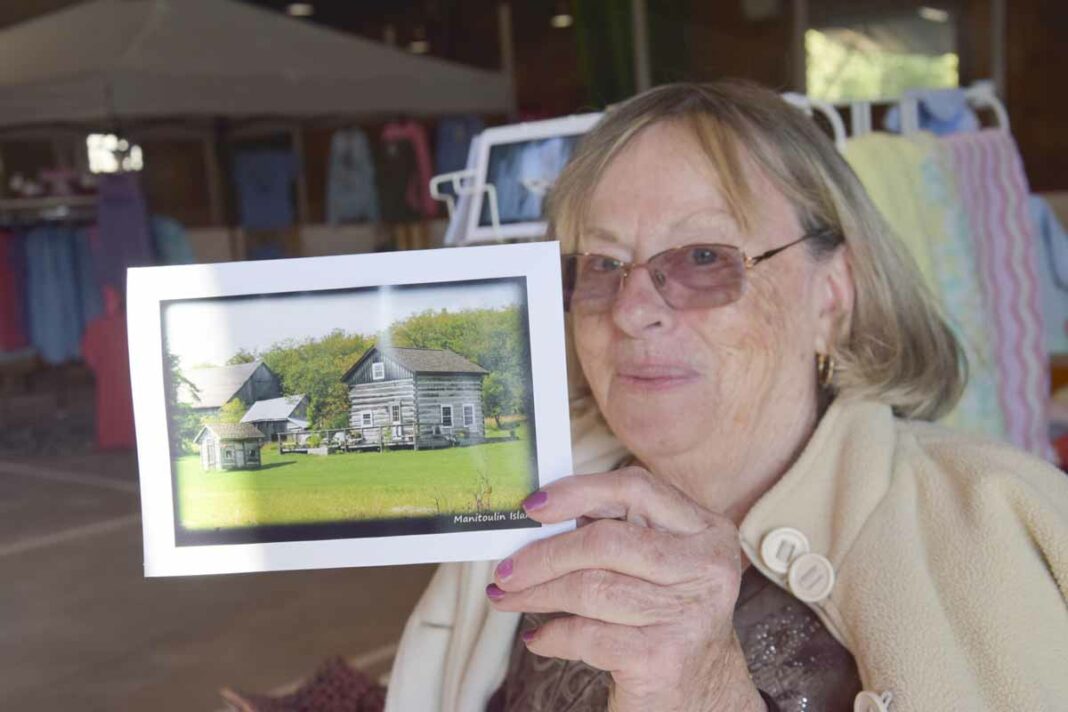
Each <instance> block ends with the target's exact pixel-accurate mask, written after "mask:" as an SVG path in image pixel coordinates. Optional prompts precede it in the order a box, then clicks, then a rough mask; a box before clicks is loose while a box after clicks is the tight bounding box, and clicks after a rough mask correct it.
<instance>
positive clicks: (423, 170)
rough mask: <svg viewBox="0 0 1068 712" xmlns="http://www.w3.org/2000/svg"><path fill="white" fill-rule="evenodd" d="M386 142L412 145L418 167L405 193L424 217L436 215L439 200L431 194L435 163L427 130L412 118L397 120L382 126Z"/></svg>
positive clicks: (408, 181) (410, 176)
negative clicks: (432, 160) (432, 161)
mask: <svg viewBox="0 0 1068 712" xmlns="http://www.w3.org/2000/svg"><path fill="white" fill-rule="evenodd" d="M382 142H383V143H384V144H387V145H389V144H408V145H409V146H410V147H411V150H412V156H413V158H414V161H415V170H414V171H412V173H411V174H410V175H409V176H408V180H407V182H406V186H405V191H404V196H405V200H406V202H407V203H408V206H409V207H410V208H411V209H412V210H414V211H416V212H417V213H418V214H420V215H421V216H422V217H427V218H432V217H434V216H435V215H437V213H438V203H437V201H436V200H434V198H433V197H432V196H431V195H430V179H431V178H432V177H433V165H432V164H431V162H430V145H429V140H428V139H427V135H426V129H424V128H423V127H422V125H421V124H419V123H417V122H415V121H412V120H411V119H409V120H407V121H395V122H392V123H389V124H386V125H385V127H383V129H382Z"/></svg>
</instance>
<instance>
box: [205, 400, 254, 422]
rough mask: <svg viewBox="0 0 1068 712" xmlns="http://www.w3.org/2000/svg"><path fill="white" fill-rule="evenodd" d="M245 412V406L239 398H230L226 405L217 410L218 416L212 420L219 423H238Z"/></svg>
mask: <svg viewBox="0 0 1068 712" xmlns="http://www.w3.org/2000/svg"><path fill="white" fill-rule="evenodd" d="M247 410H248V409H247V408H245V404H244V403H242V402H241V400H240V399H239V398H231V399H230V400H229V401H228V402H227V403H226V405H224V406H223V407H222V408H220V409H219V414H218V415H217V416H215V417H214V418H212V420H215V421H217V422H220V423H240V422H241V419H242V418H244V417H245V412H246V411H247Z"/></svg>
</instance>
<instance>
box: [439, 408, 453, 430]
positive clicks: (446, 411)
mask: <svg viewBox="0 0 1068 712" xmlns="http://www.w3.org/2000/svg"><path fill="white" fill-rule="evenodd" d="M441 425H442V427H445V428H451V427H452V406H451V405H443V406H441Z"/></svg>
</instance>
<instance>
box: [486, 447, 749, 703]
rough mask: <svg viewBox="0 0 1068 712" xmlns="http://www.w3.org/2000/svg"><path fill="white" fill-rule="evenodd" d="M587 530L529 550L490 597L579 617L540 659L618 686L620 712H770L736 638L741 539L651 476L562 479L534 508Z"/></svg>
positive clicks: (541, 642)
mask: <svg viewBox="0 0 1068 712" xmlns="http://www.w3.org/2000/svg"><path fill="white" fill-rule="evenodd" d="M524 506H525V508H526V509H527V512H528V514H529V516H530V517H531V518H533V519H536V520H537V521H539V522H542V523H546V524H548V523H554V522H563V521H567V520H570V519H578V520H579V523H580V526H579V528H578V529H575V530H574V531H569V532H565V533H563V534H559V535H556V536H553V537H550V538H547V539H542V540H539V541H536V542H534V543H532V544H529V545H527V546H525V547H524V548H522V549H520V550H519V551H518V552H516V553H515V554H514V555H512V556H511V557H510V558H509V559H505V560H504V561H502V562H501V563H500V564H499V565H498V567H497V573H496V577H495V583H494V584H490V586H489V587H488V588H487V589H486V593H487V595H488V596H489V598H490V600H491V601H492V603H493V605H494V607H495V608H497V609H499V610H503V611H523V612H530V613H548V612H557V611H562V612H566V613H570V614H572V615H570V616H564V617H560V618H557V619H554V620H552V621H550V622H548V623H546V624H545V625H543V626H541V627H540V628H538V629H536V630H535V631H532V632H527V633H525V634H524V640H525V641H526V644H527V647H528V648H529V649H530V651H531V652H533V653H536V654H538V655H543V656H547V657H555V658H562V659H565V660H582V661H583V662H585V663H587V664H588V665H591V666H592V667H595V668H598V669H601V670H607V671H608V672H610V673H611V675H612V679H613V689H612V695H611V703H610V705H609V709H611V710H614V711H615V712H637V711H639V710H641V711H642V712H647V711H649V710H657V711H665V712H666V711H668V710H680V711H681V710H685V711H687V712H689V711H691V710H692V711H694V712H697V711H701V712H707V711H711V710H717V711H718V710H724V711H726V710H730V711H731V712H736V711H739V712H740V711H745V710H759V711H762V710H764V709H765V706H764V703H763V702H762V701H761V699H760V695H759V693H758V692H757V691H756V688H755V686H754V685H753V682H752V680H751V679H750V677H749V672H748V670H747V668H746V664H745V656H744V654H743V652H742V649H741V646H740V644H739V643H738V639H737V638H736V636H735V634H734V625H733V614H734V604H735V601H736V600H737V598H738V588H739V585H740V583H741V563H740V562H741V552H740V548H739V543H738V530H737V528H736V527H735V526H734V524H733V522H731V521H730V520H729V519H727V518H726V517H724V516H722V515H719V514H716V513H714V512H710V511H708V510H706V509H704V508H703V507H701V506H699V505H698V504H696V503H695V502H693V501H692V500H690V499H689V498H688V497H686V496H685V495H684V494H682V492H680V491H679V490H677V489H675V488H674V487H672V486H670V485H668V484H665V483H662V482H659V481H658V480H657V479H656V478H655V477H653V475H651V474H649V473H648V472H647V471H646V470H644V469H642V468H639V467H627V468H624V469H622V470H616V471H613V472H606V473H602V474H596V475H580V476H576V477H568V478H565V479H561V480H558V481H556V482H553V483H552V484H550V485H548V486H546V487H544V488H543V489H542V490H540V491H539V492H537V493H535V494H534V495H532V496H531V497H529V498H528V499H527V501H526V502H525V503H524Z"/></svg>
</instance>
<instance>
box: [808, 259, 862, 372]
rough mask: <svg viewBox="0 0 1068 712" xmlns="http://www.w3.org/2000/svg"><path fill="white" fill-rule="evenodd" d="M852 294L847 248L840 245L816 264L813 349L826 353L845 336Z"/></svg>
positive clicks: (851, 275) (851, 304)
mask: <svg viewBox="0 0 1068 712" xmlns="http://www.w3.org/2000/svg"><path fill="white" fill-rule="evenodd" d="M855 298H856V291H855V287H854V285H853V270H852V268H851V266H850V263H849V248H848V247H847V246H846V245H842V246H841V247H839V248H838V249H837V250H835V251H834V254H833V255H831V257H830V258H829V259H827V260H825V261H824V262H823V263H821V264H820V270H819V278H818V283H817V285H816V309H817V322H818V328H817V332H816V344H815V346H816V353H830V351H831V350H832V349H833V348H834V345H835V344H836V343H838V341H839V340H840V339H841V338H843V337H844V336H846V334H847V333H848V329H849V323H850V320H851V316H852V314H853V304H854V301H855Z"/></svg>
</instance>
